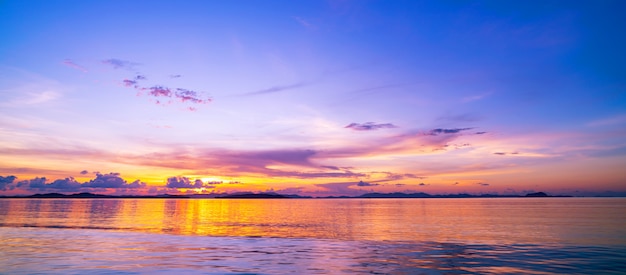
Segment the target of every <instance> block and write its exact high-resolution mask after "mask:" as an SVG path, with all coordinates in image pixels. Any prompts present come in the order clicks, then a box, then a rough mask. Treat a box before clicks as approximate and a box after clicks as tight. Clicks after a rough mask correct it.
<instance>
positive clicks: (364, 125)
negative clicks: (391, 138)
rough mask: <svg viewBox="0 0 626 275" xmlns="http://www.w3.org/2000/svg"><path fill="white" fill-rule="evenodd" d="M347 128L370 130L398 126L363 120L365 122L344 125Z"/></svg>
mask: <svg viewBox="0 0 626 275" xmlns="http://www.w3.org/2000/svg"><path fill="white" fill-rule="evenodd" d="M344 128H348V129H352V130H355V131H372V130H378V129H390V128H398V126H396V125H393V124H391V123H379V124H377V123H375V122H365V123H356V122H353V123H350V124H348V125H347V126H346V127H344Z"/></svg>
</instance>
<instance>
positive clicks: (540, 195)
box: [0, 192, 573, 199]
mask: <svg viewBox="0 0 626 275" xmlns="http://www.w3.org/2000/svg"><path fill="white" fill-rule="evenodd" d="M566 197H573V196H563V195H548V194H546V193H544V192H536V193H528V194H526V195H497V194H482V195H470V194H448V195H430V194H427V193H366V194H363V195H360V196H326V197H310V196H300V195H284V194H277V193H236V194H193V195H170V194H163V195H147V196H145V195H137V196H133V195H102V194H93V193H76V194H69V195H66V194H61V193H46V194H34V195H28V196H0V199H415V198H419V199H429V198H450V199H459V198H566Z"/></svg>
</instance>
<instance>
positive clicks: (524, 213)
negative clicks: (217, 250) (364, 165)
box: [0, 198, 626, 244]
mask: <svg viewBox="0 0 626 275" xmlns="http://www.w3.org/2000/svg"><path fill="white" fill-rule="evenodd" d="M569 200H571V198H569ZM577 200H579V202H578V203H577V204H573V205H572V204H571V203H570V204H568V205H569V206H568V209H567V211H568V213H569V214H568V215H565V213H562V212H563V211H564V210H562V208H563V207H564V205H566V204H567V203H568V198H563V199H549V200H541V199H485V200H483V199H400V200H397V199H376V200H368V199H285V200H254V199H252V200H246V199H74V200H62V199H47V200H46V199H43V200H20V199H8V200H3V202H4V204H6V205H4V207H5V208H4V210H5V211H6V215H3V217H4V220H0V223H2V224H3V225H5V226H20V227H53V228H57V227H58V228H80V229H110V230H117V231H141V232H150V233H167V234H175V235H201V236H247V237H257V236H258V237H288V238H319V239H339V240H369V241H424V242H427V241H435V242H463V243H505V244H506V243H510V242H518V243H568V242H575V243H587V242H588V243H594V242H596V243H597V242H598V241H600V240H599V238H596V236H600V235H602V234H604V235H609V236H619V234H617V233H618V232H619V230H620V228H619V227H620V223H619V217H620V215H622V214H620V213H623V212H626V209H624V206H623V205H624V204H623V203H621V204H620V203H618V201H619V199H616V200H618V201H616V204H615V205H621V206H620V207H613V208H607V207H605V206H602V205H607V204H599V206H597V207H596V205H595V203H596V202H597V200H593V199H577ZM7 203H8V204H7ZM572 207H574V208H577V207H579V208H580V209H579V210H580V211H573V210H572V209H571V208H572ZM583 221H585V222H586V223H585V222H583ZM568 223H569V224H574V225H576V226H563V224H568ZM512 235H515V237H514V238H511V236H512ZM609 241H610V242H617V243H625V240H624V238H621V239H619V238H618V239H611V240H609Z"/></svg>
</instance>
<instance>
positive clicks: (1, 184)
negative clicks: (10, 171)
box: [0, 176, 17, 191]
mask: <svg viewBox="0 0 626 275" xmlns="http://www.w3.org/2000/svg"><path fill="white" fill-rule="evenodd" d="M16 178H17V177H16V176H6V177H3V176H0V190H2V191H6V190H7V189H13V188H14V187H13V181H15V179H16Z"/></svg>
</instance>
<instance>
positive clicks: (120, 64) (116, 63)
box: [102, 58, 139, 70]
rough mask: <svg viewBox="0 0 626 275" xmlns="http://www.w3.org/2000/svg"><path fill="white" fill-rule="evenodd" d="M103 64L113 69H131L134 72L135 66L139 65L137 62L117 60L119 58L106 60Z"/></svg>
mask: <svg viewBox="0 0 626 275" xmlns="http://www.w3.org/2000/svg"><path fill="white" fill-rule="evenodd" d="M102 63H103V64H106V65H109V66H111V67H113V69H121V68H122V69H129V70H132V69H134V68H135V66H137V65H139V63H136V62H132V61H128V60H122V59H117V58H109V59H105V60H102Z"/></svg>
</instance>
